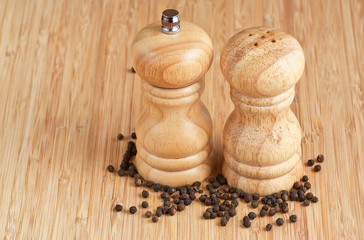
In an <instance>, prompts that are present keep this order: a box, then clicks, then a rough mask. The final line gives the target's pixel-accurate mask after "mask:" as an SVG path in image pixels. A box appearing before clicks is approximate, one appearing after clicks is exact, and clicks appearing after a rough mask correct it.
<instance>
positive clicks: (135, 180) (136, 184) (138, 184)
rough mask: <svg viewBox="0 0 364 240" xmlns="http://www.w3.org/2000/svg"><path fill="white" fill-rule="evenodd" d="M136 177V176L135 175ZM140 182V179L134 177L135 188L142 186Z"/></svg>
mask: <svg viewBox="0 0 364 240" xmlns="http://www.w3.org/2000/svg"><path fill="white" fill-rule="evenodd" d="M135 175H136V174H135ZM142 183H143V182H142V180H141V179H140V177H136V178H135V179H134V184H135V186H137V187H140V186H141V185H142Z"/></svg>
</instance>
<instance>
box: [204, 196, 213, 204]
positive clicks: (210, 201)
mask: <svg viewBox="0 0 364 240" xmlns="http://www.w3.org/2000/svg"><path fill="white" fill-rule="evenodd" d="M205 204H206V206H210V205H211V204H212V200H211V198H209V197H207V198H206V200H205Z"/></svg>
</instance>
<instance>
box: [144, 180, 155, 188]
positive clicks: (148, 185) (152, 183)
mask: <svg viewBox="0 0 364 240" xmlns="http://www.w3.org/2000/svg"><path fill="white" fill-rule="evenodd" d="M153 185H154V182H153V181H147V182H146V183H145V186H146V187H147V188H151V187H153Z"/></svg>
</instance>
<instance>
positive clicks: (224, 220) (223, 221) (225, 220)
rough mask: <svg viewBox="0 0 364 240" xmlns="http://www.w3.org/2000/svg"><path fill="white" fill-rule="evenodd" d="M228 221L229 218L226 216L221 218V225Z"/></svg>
mask: <svg viewBox="0 0 364 240" xmlns="http://www.w3.org/2000/svg"><path fill="white" fill-rule="evenodd" d="M227 223H228V220H227V219H226V218H224V217H223V218H221V221H220V224H221V226H226V224H227Z"/></svg>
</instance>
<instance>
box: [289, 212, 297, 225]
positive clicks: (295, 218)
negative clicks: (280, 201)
mask: <svg viewBox="0 0 364 240" xmlns="http://www.w3.org/2000/svg"><path fill="white" fill-rule="evenodd" d="M289 220H290V221H291V222H293V223H295V222H297V215H296V214H293V215H291V216H289Z"/></svg>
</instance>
